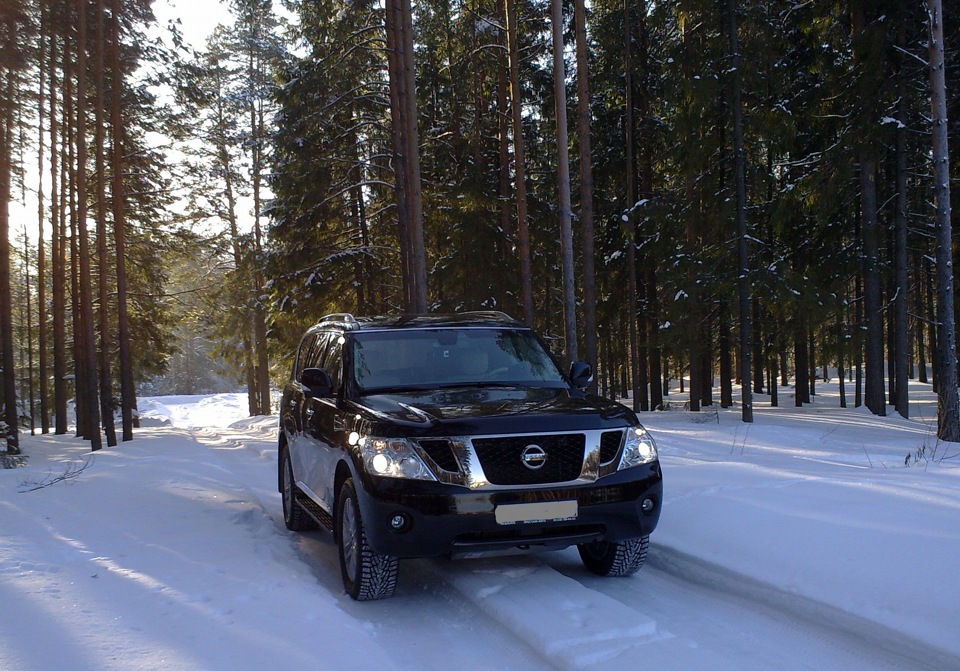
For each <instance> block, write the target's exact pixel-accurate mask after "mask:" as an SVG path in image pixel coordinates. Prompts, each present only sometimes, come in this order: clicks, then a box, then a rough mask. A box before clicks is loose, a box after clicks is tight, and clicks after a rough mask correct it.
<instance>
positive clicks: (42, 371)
mask: <svg viewBox="0 0 960 671" xmlns="http://www.w3.org/2000/svg"><path fill="white" fill-rule="evenodd" d="M48 17H49V8H48V7H47V6H46V5H44V6H43V10H42V15H41V19H40V39H39V42H40V44H39V48H40V53H39V57H38V61H37V64H38V69H39V71H40V82H39V84H40V86H39V87H38V89H37V91H38V93H39V95H38V97H37V126H38V133H37V150H38V157H37V303H38V305H37V327H38V334H37V343H38V345H39V347H38V359H39V361H38V364H39V371H38V378H39V383H40V384H39V387H40V389H39V392H40V431H41V433H50V391H49V388H48V385H47V374H48V369H49V365H50V364H49V361H48V357H47V343H48V342H49V333H48V329H47V248H46V240H45V239H44V219H46V216H45V206H46V202H45V199H44V196H45V194H44V191H43V171H44V167H45V166H44V141H45V138H44V135H45V132H46V131H45V129H44V124H43V121H44V115H45V114H46V112H47V110H46V109H45V106H46V98H45V93H46V91H45V87H46V86H47V71H48V69H49V68H50V62H49V61H48V60H47V50H46V46H47V42H46V40H47V32H48V31H50V32H51V33H52V31H51V30H50V21H49V18H48ZM50 78H51V79H52V78H53V73H52V72H50ZM55 150H56V149H55V147H54V145H53V143H52V142H51V144H50V154H51V159H52V155H53V153H54V151H55ZM51 207H56V205H53V204H52V205H51Z"/></svg>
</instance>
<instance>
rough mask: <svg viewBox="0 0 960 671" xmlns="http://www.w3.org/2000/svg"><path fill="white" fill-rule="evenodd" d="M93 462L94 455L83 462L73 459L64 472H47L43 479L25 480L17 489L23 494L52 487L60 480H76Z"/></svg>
mask: <svg viewBox="0 0 960 671" xmlns="http://www.w3.org/2000/svg"><path fill="white" fill-rule="evenodd" d="M91 464H93V456H92V455H91V456H90V457H88V458H86V459H84V460H83V461H82V462H81V463H77V462H75V461H71V462H70V463H69V464H67V466H66V468H65V470H64V471H63V473H61V474H60V475H57V476H53V475H52V474H51V473H48V474H47V477H45V478H44V479H43V480H34V481H24V482H21V483H20V486H19V487H18V488H17V491H18V492H19V493H21V494H24V493H26V492H35V491H37V490H38V489H43V488H44V487H52V486H53V485H55V484H57V483H58V482H67V481H70V480H74V479H76V478H78V477H80V474H81V473H83V472H84V471H85V470H87V468H89V467H90V465H91Z"/></svg>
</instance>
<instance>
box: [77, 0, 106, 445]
mask: <svg viewBox="0 0 960 671" xmlns="http://www.w3.org/2000/svg"><path fill="white" fill-rule="evenodd" d="M77 15H78V16H77V23H78V27H77V171H76V174H77V237H78V244H79V254H80V268H79V271H80V275H79V286H80V328H81V329H82V336H83V337H82V339H81V350H80V358H81V359H82V361H83V372H84V374H83V376H82V379H81V378H80V376H78V378H77V384H78V388H77V396H78V397H79V396H80V395H81V394H82V395H83V396H84V399H83V400H84V403H83V406H84V410H83V413H84V416H85V418H86V422H85V425H86V429H87V433H86V435H85V437H86V438H88V439H89V440H90V447H91V449H92V450H93V451H96V450H99V449H100V448H101V447H102V443H103V441H102V439H101V435H100V405H99V399H98V391H97V378H96V370H97V351H96V341H95V339H94V338H95V335H94V327H93V287H92V286H91V283H92V282H93V276H92V274H91V270H90V241H89V238H88V236H87V105H86V97H87V0H77ZM78 400H79V398H78Z"/></svg>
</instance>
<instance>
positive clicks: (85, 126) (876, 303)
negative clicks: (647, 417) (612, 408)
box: [0, 0, 960, 455]
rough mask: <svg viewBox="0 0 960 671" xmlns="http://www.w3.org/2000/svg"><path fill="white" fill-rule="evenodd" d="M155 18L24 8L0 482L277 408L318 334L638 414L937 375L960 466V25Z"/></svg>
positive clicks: (840, 11) (9, 179)
mask: <svg viewBox="0 0 960 671" xmlns="http://www.w3.org/2000/svg"><path fill="white" fill-rule="evenodd" d="M151 4H152V2H151V0H123V1H121V0H0V345H2V366H0V372H2V382H3V398H4V415H3V420H2V428H3V433H4V434H5V438H6V443H5V447H6V453H7V454H8V455H9V454H16V453H17V452H18V432H19V431H20V430H28V429H29V430H31V431H44V432H46V431H55V432H57V433H64V432H66V431H67V430H69V429H68V426H69V424H70V419H71V416H72V415H73V414H75V417H76V430H77V431H78V433H80V434H82V435H84V436H85V437H86V438H88V439H89V440H90V441H91V445H92V447H93V448H94V449H97V448H99V447H100V445H101V442H102V440H104V439H106V441H107V443H108V444H115V443H116V441H117V439H118V437H117V430H116V427H115V423H116V421H119V422H120V424H121V436H120V437H121V438H122V439H125V440H126V439H130V438H132V427H133V425H134V424H135V423H136V417H137V411H136V407H137V404H136V397H137V394H138V393H139V394H145V393H147V394H149V393H201V392H209V391H216V390H217V389H219V388H221V385H228V386H232V385H235V384H242V385H245V386H246V388H247V390H248V392H249V399H250V403H249V406H250V407H249V410H250V413H251V414H269V412H270V410H271V405H270V392H271V388H272V387H273V386H274V385H275V384H276V383H277V382H280V381H282V380H283V379H284V378H285V377H286V376H287V374H288V371H289V370H290V356H291V353H292V352H294V351H295V347H296V343H297V342H298V340H299V337H300V335H301V333H302V332H303V330H304V329H305V328H306V327H307V326H309V325H310V324H312V323H314V322H316V321H317V320H318V319H319V318H320V317H322V316H323V315H325V314H328V313H331V312H354V313H357V314H378V313H401V312H425V311H460V310H470V309H483V310H501V311H505V312H507V313H509V314H512V315H514V316H516V317H518V318H520V319H522V320H523V321H525V322H527V323H530V324H531V325H533V326H535V327H536V328H537V329H538V330H539V331H540V332H541V333H543V334H544V335H545V336H546V338H547V340H548V341H549V342H550V343H551V345H552V347H553V349H554V351H555V352H556V353H557V355H558V358H560V359H561V360H563V361H564V362H565V363H569V362H571V361H572V360H575V359H578V358H580V359H585V360H587V361H590V362H591V363H594V364H595V369H596V373H597V375H596V382H595V388H594V390H595V391H597V392H598V393H601V394H603V395H607V396H611V397H624V396H629V397H630V398H631V399H632V402H633V404H634V408H635V409H636V410H637V411H649V410H656V409H659V408H663V407H665V404H667V403H669V402H670V399H669V398H665V390H666V389H667V384H668V381H669V380H670V379H674V380H676V379H679V380H681V389H682V391H681V393H682V394H683V397H682V398H681V399H680V401H674V402H675V403H676V402H679V403H682V404H684V405H685V406H686V407H688V408H689V409H690V410H692V411H698V410H699V409H700V408H702V407H703V406H704V405H709V404H712V403H719V404H720V405H722V406H724V407H728V406H731V405H735V404H737V403H739V404H740V407H741V408H742V418H743V420H744V421H746V422H749V421H752V403H753V400H752V394H754V393H756V394H760V393H762V394H765V395H769V402H770V403H772V404H777V403H778V402H780V400H779V392H778V387H784V386H788V385H790V386H792V388H793V389H792V392H791V396H792V398H791V399H790V400H791V402H793V403H796V404H798V405H799V404H803V403H806V402H809V401H810V398H811V395H812V394H813V393H814V392H815V386H816V381H817V379H818V377H819V376H820V375H824V376H829V375H838V376H839V377H840V379H841V380H847V381H849V383H850V387H851V390H850V396H852V399H851V401H852V403H853V404H855V405H861V404H863V405H866V406H867V407H868V408H869V409H870V411H872V412H874V413H875V414H884V413H886V412H887V404H888V403H889V404H890V405H892V406H893V407H894V409H895V410H896V411H897V412H899V413H900V414H901V415H903V416H907V415H908V405H907V396H906V394H907V380H909V379H912V378H913V377H914V376H916V377H918V378H919V380H920V381H922V382H927V381H928V380H927V376H928V374H929V373H930V372H931V371H932V378H931V379H930V380H929V382H930V383H932V384H933V385H934V386H935V388H936V389H937V390H938V394H939V397H940V409H939V413H938V417H939V436H940V438H941V439H944V440H954V441H956V440H958V439H960V420H958V410H957V405H958V403H957V382H956V381H957V370H956V344H955V340H956V338H955V333H956V325H955V319H956V317H955V314H956V311H955V309H954V300H955V299H954V293H953V283H954V275H953V274H954V264H953V262H952V260H953V254H954V251H953V247H954V245H953V239H952V225H951V215H952V213H951V210H950V198H949V193H950V185H951V179H950V175H951V174H953V172H955V171H952V170H950V167H951V164H950V159H949V153H948V142H947V137H948V136H949V135H950V131H951V130H952V129H953V128H954V127H956V123H957V122H956V121H948V119H955V118H956V115H955V114H949V112H950V111H951V110H956V109H957V103H958V97H957V96H956V94H955V93H954V92H953V88H952V86H951V84H952V83H953V82H955V81H956V75H957V48H958V46H960V45H958V40H960V35H958V33H957V31H956V30H954V29H953V26H955V17H956V16H957V10H958V9H960V3H958V2H955V1H954V0H946V1H945V2H944V5H945V6H944V7H941V1H940V0H929V2H926V3H916V2H907V1H906V0H878V1H867V0H835V1H830V2H810V1H807V2H802V1H798V0H794V1H787V0H682V1H681V0H677V1H674V2H648V1H646V0H626V1H623V0H618V1H616V2H613V1H609V0H594V1H593V2H590V3H589V4H588V3H586V2H585V1H584V0H570V1H561V0H552V1H549V0H420V1H419V2H418V3H416V4H415V5H411V2H410V0H384V1H383V2H381V1H379V0H325V1H324V2H314V1H312V0H310V1H308V0H303V1H300V0H283V2H282V6H280V7H278V8H276V9H275V8H274V7H273V6H272V3H271V2H270V0H229V2H228V3H226V4H227V5H228V6H229V9H230V12H231V20H230V21H228V22H227V23H225V24H224V25H223V26H221V27H220V28H218V29H217V30H216V31H215V32H214V34H213V35H212V36H211V38H210V39H209V41H208V43H207V44H206V45H205V47H204V48H202V49H193V48H191V47H189V46H188V45H187V44H185V43H184V41H183V39H182V34H181V32H180V29H179V28H178V26H177V25H176V24H175V23H174V24H171V25H169V26H161V27H159V28H160V29H161V31H162V32H163V33H164V35H165V37H164V38H163V39H158V38H156V34H157V26H156V25H155V18H154V16H153V13H152V7H151ZM941 14H942V15H943V16H941ZM944 17H945V18H944ZM944 35H946V36H947V38H946V39H944ZM568 118H569V119H570V120H572V122H571V123H568ZM953 135H954V137H956V133H953ZM26 204H30V205H31V207H30V208H26V207H25V205H26ZM34 208H35V209H34ZM11 213H13V214H11ZM30 231H32V232H33V233H29V232H30ZM737 388H738V389H739V398H738V399H735V398H734V390H735V389H737ZM715 389H719V398H718V399H715V398H714V394H715ZM840 390H841V394H840V399H841V403H842V404H846V403H847V392H846V389H845V385H841V387H840ZM73 403H75V404H76V407H75V413H71V412H70V406H71V404H73ZM115 418H116V419H115Z"/></svg>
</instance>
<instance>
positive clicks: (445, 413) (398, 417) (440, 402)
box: [356, 387, 637, 435]
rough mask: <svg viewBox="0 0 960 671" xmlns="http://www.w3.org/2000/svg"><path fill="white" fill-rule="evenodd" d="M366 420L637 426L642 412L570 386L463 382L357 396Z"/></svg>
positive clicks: (407, 424) (452, 425) (443, 425)
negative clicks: (493, 385) (464, 384)
mask: <svg viewBox="0 0 960 671" xmlns="http://www.w3.org/2000/svg"><path fill="white" fill-rule="evenodd" d="M356 403H357V405H358V406H359V407H358V408H357V409H358V410H359V411H361V412H360V414H361V415H364V416H365V417H364V419H366V420H367V421H368V422H370V423H371V424H374V425H379V429H378V428H374V427H373V426H369V427H368V431H370V432H371V433H372V432H375V431H376V432H382V433H393V431H390V429H391V428H393V429H394V430H396V429H400V430H405V431H408V432H412V433H422V434H424V435H431V434H432V435H463V434H482V433H501V432H511V433H514V432H523V433H538V432H546V431H551V432H553V431H578V430H579V431H584V430H591V429H606V428H615V427H624V426H631V425H634V424H636V423H637V419H636V415H635V414H634V413H633V412H632V411H630V410H629V409H628V408H626V407H625V406H623V405H620V404H619V403H614V402H613V401H610V400H607V399H604V398H600V397H599V396H593V395H589V394H584V393H582V392H579V391H572V390H570V389H551V388H529V387H504V388H500V387H496V388H491V387H470V388H466V387H461V388H452V389H441V390H431V391H410V392H402V393H389V394H372V395H369V396H364V397H363V398H361V399H359V400H358V401H356Z"/></svg>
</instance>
